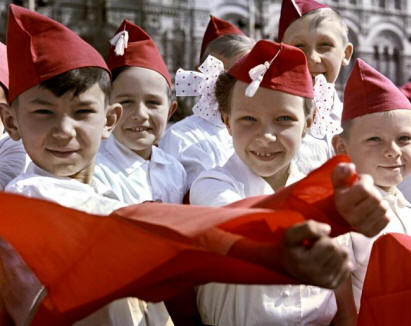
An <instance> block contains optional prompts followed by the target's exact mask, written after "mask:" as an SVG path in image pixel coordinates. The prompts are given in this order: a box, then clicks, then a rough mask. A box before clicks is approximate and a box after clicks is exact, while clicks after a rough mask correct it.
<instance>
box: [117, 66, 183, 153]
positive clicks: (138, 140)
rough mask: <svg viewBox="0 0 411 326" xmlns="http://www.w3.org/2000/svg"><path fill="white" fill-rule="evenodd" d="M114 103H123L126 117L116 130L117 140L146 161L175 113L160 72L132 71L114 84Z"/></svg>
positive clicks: (123, 116)
mask: <svg viewBox="0 0 411 326" xmlns="http://www.w3.org/2000/svg"><path fill="white" fill-rule="evenodd" d="M110 102H111V103H116V102H117V103H120V104H121V105H122V107H123V114H122V116H121V119H120V121H119V123H118V125H117V127H116V129H115V130H114V132H113V133H114V135H115V136H116V138H117V140H118V141H119V142H120V143H122V144H123V145H124V146H126V147H128V148H129V149H131V150H132V151H134V152H135V153H137V154H138V155H140V156H141V157H143V158H144V159H146V160H147V159H149V158H150V156H151V148H152V146H153V145H154V144H156V143H157V142H158V140H159V139H160V137H161V135H162V134H163V132H164V129H165V128H166V125H167V121H168V119H169V117H170V116H171V115H172V114H173V113H174V111H175V109H176V103H175V102H174V103H172V104H171V105H170V103H169V99H168V85H167V82H166V80H165V79H164V77H163V76H162V75H160V74H159V73H158V72H155V71H153V70H150V69H145V68H139V67H130V68H128V69H126V70H124V71H123V72H121V73H120V74H119V76H118V77H117V78H116V79H115V80H114V82H113V84H112V91H111V96H110Z"/></svg>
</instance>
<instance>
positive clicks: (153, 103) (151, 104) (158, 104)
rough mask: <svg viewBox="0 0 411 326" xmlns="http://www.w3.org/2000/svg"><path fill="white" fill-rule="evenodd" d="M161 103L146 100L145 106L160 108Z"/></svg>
mask: <svg viewBox="0 0 411 326" xmlns="http://www.w3.org/2000/svg"><path fill="white" fill-rule="evenodd" d="M161 104H162V103H161V102H160V101H157V100H148V101H147V105H150V106H160V105H161Z"/></svg>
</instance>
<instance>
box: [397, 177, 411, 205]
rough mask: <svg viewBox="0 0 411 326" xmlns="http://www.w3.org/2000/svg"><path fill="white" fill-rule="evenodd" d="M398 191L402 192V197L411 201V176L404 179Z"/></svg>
mask: <svg viewBox="0 0 411 326" xmlns="http://www.w3.org/2000/svg"><path fill="white" fill-rule="evenodd" d="M398 189H399V190H400V191H401V192H402V194H403V195H404V197H405V198H406V199H407V200H408V201H411V175H410V176H408V177H406V178H405V179H404V180H403V181H402V182H401V183H400V184H399V185H398Z"/></svg>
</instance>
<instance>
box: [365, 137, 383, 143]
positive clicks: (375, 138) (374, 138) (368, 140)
mask: <svg viewBox="0 0 411 326" xmlns="http://www.w3.org/2000/svg"><path fill="white" fill-rule="evenodd" d="M380 140H381V139H380V137H376V136H375V137H370V138H367V142H378V141H380Z"/></svg>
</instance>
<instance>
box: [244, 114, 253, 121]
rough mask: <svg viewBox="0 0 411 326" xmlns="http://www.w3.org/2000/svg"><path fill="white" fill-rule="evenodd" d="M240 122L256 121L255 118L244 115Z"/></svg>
mask: <svg viewBox="0 0 411 326" xmlns="http://www.w3.org/2000/svg"><path fill="white" fill-rule="evenodd" d="M241 120H243V121H257V119H256V118H254V117H252V116H250V115H246V116H244V117H242V118H241Z"/></svg>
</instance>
